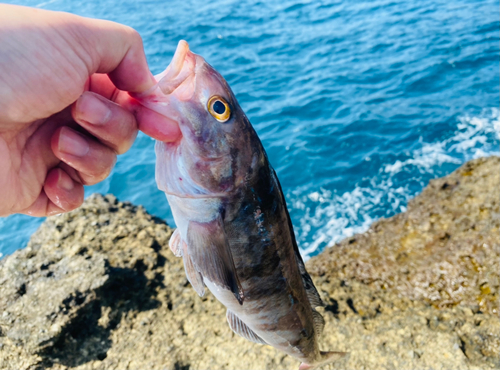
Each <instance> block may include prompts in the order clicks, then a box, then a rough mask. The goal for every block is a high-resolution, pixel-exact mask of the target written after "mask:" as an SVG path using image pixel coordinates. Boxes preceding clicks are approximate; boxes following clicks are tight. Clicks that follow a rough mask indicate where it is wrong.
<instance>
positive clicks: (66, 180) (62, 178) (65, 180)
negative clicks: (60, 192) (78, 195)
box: [57, 170, 75, 191]
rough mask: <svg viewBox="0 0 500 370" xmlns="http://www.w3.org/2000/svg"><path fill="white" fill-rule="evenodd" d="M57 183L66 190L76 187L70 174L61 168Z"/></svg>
mask: <svg viewBox="0 0 500 370" xmlns="http://www.w3.org/2000/svg"><path fill="white" fill-rule="evenodd" d="M57 185H58V186H59V187H60V188H63V189H64V190H67V191H71V190H73V188H74V187H75V184H74V183H73V180H72V179H71V177H69V175H67V174H66V173H64V172H63V171H62V170H59V179H58V180H57Z"/></svg>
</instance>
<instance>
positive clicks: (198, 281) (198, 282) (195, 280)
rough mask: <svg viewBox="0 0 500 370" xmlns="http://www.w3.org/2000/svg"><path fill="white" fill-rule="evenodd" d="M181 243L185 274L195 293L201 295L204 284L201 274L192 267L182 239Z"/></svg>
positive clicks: (203, 292) (203, 291)
mask: <svg viewBox="0 0 500 370" xmlns="http://www.w3.org/2000/svg"><path fill="white" fill-rule="evenodd" d="M181 244H182V250H183V255H184V257H183V258H182V259H183V261H184V270H186V276H187V278H188V280H189V282H190V283H191V285H192V286H193V289H194V290H195V291H196V293H198V295H199V296H200V297H203V296H204V295H205V284H204V283H203V276H202V275H201V274H200V273H199V272H198V271H197V270H196V268H195V267H194V265H193V261H191V257H190V256H189V253H188V250H187V249H188V247H187V244H186V243H185V242H184V241H181Z"/></svg>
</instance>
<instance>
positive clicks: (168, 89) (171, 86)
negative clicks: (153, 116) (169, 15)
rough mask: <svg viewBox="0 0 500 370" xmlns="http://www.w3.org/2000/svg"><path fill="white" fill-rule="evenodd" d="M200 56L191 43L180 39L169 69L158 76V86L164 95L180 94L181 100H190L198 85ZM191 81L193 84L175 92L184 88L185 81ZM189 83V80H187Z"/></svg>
mask: <svg viewBox="0 0 500 370" xmlns="http://www.w3.org/2000/svg"><path fill="white" fill-rule="evenodd" d="M197 57H198V56H197V55H196V54H194V53H193V52H192V51H190V50H189V44H188V43H187V42H186V41H185V40H180V41H179V44H178V45H177V49H176V50H175V54H174V56H173V58H172V61H171V62H170V64H169V65H168V67H167V69H165V71H164V72H163V73H161V74H160V75H158V76H156V78H157V80H158V85H157V86H158V88H159V89H160V91H161V92H162V93H163V94H164V95H179V96H177V98H179V99H180V100H189V99H191V97H192V96H193V94H194V90H195V86H196V72H197V69H198V64H199V63H197V59H198V58H197ZM189 80H191V81H190V83H191V86H186V88H187V91H188V93H187V94H186V89H184V91H182V92H180V93H179V94H175V92H176V91H178V90H183V89H181V87H183V85H184V83H185V82H186V81H189ZM187 83H189V82H187Z"/></svg>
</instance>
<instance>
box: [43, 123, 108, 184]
mask: <svg viewBox="0 0 500 370" xmlns="http://www.w3.org/2000/svg"><path fill="white" fill-rule="evenodd" d="M51 147H52V151H53V152H54V155H55V156H56V157H57V158H59V159H60V160H61V161H63V162H64V163H66V164H68V165H69V166H70V167H72V168H74V169H75V170H76V171H78V176H79V177H80V179H81V180H82V183H83V184H84V185H93V184H96V183H98V182H100V181H102V180H104V179H105V178H106V177H108V175H109V174H110V172H111V170H112V169H113V167H114V165H115V163H116V153H115V151H114V150H113V149H111V148H109V147H108V146H106V145H104V144H101V143H99V142H98V141H96V140H94V139H92V138H90V137H88V136H86V135H83V134H81V133H78V132H76V131H75V130H73V129H71V128H69V127H67V126H63V127H60V128H59V129H58V130H56V132H55V133H54V135H53V136H52V139H51Z"/></svg>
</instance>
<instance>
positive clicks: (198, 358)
mask: <svg viewBox="0 0 500 370" xmlns="http://www.w3.org/2000/svg"><path fill="white" fill-rule="evenodd" d="M499 204H500V159H499V158H497V157H490V158H487V159H477V160H473V161H471V162H469V163H467V164H465V165H464V166H462V167H461V168H459V169H458V170H457V171H455V172H454V173H452V174H451V175H449V176H446V177H444V178H441V179H437V180H433V181H431V182H430V184H429V186H428V187H427V188H426V189H425V190H424V191H423V192H422V194H420V195H418V196H417V197H416V198H415V199H413V200H412V201H411V202H410V203H409V205H408V210H407V212H405V213H402V214H399V215H397V216H395V217H392V218H389V219H382V220H380V221H378V222H375V223H374V224H373V225H372V227H371V228H370V229H369V230H368V231H367V232H366V233H364V234H360V235H356V236H354V237H352V238H349V239H347V240H344V241H343V242H341V243H339V244H337V245H334V246H332V247H331V248H329V249H327V250H326V251H325V252H323V253H322V254H321V255H320V256H318V257H315V258H313V259H311V260H310V261H309V262H308V263H307V265H308V269H309V271H310V273H311V276H312V278H313V280H314V281H315V283H316V286H317V287H318V290H319V291H320V294H321V295H322V297H323V299H324V301H325V302H326V307H325V308H324V309H323V314H324V316H325V319H326V326H325V331H324V335H323V337H322V340H321V346H322V348H323V349H330V350H338V351H347V352H349V356H348V357H346V358H345V359H344V360H342V361H340V362H338V363H336V364H334V365H332V366H331V368H338V369H488V368H491V369H493V368H496V369H499V368H500V354H499V353H500V316H499V289H500V278H499V272H500V210H499ZM171 233H172V230H171V229H170V228H169V227H168V226H167V225H166V224H165V223H164V222H163V221H162V220H160V219H157V218H155V217H153V216H151V215H149V214H147V213H146V212H145V211H144V209H143V208H141V207H136V206H133V205H131V204H129V203H121V202H118V201H117V200H116V199H115V198H114V197H113V196H109V195H108V196H105V197H103V196H100V195H94V196H91V197H90V198H89V199H87V200H86V201H85V203H84V205H83V206H82V207H81V208H79V209H78V210H76V211H74V212H71V213H69V214H66V215H61V216H56V217H50V218H48V219H47V221H46V222H45V223H44V224H43V225H42V226H41V227H40V229H39V230H38V231H37V232H36V233H35V234H34V235H33V237H32V238H31V241H30V242H29V244H28V246H27V247H26V248H24V249H22V250H18V251H17V252H15V253H14V254H13V255H11V256H7V257H6V258H4V259H3V260H2V261H0V368H1V369H16V370H17V369H73V368H77V369H175V370H177V369H241V368H245V369H293V368H296V367H297V366H298V363H297V362H296V361H295V360H293V359H292V358H290V357H287V356H285V355H283V354H282V353H279V352H277V351H275V350H274V349H273V348H271V347H269V346H262V345H257V344H253V343H250V342H248V341H246V340H244V339H242V338H240V337H238V336H236V335H235V334H233V333H232V332H231V330H230V329H229V327H228V325H227V324H226V319H225V309H224V307H223V306H222V305H221V304H220V303H218V302H217V301H216V300H215V299H214V297H213V296H212V295H210V294H207V295H206V297H204V298H199V297H198V296H197V295H196V293H195V292H194V290H193V289H192V288H191V287H190V286H189V283H188V282H187V280H186V277H185V275H184V271H183V265H182V261H181V259H179V258H176V257H174V256H173V255H172V253H171V252H170V250H169V248H168V245H167V244H168V239H169V237H170V235H171Z"/></svg>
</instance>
